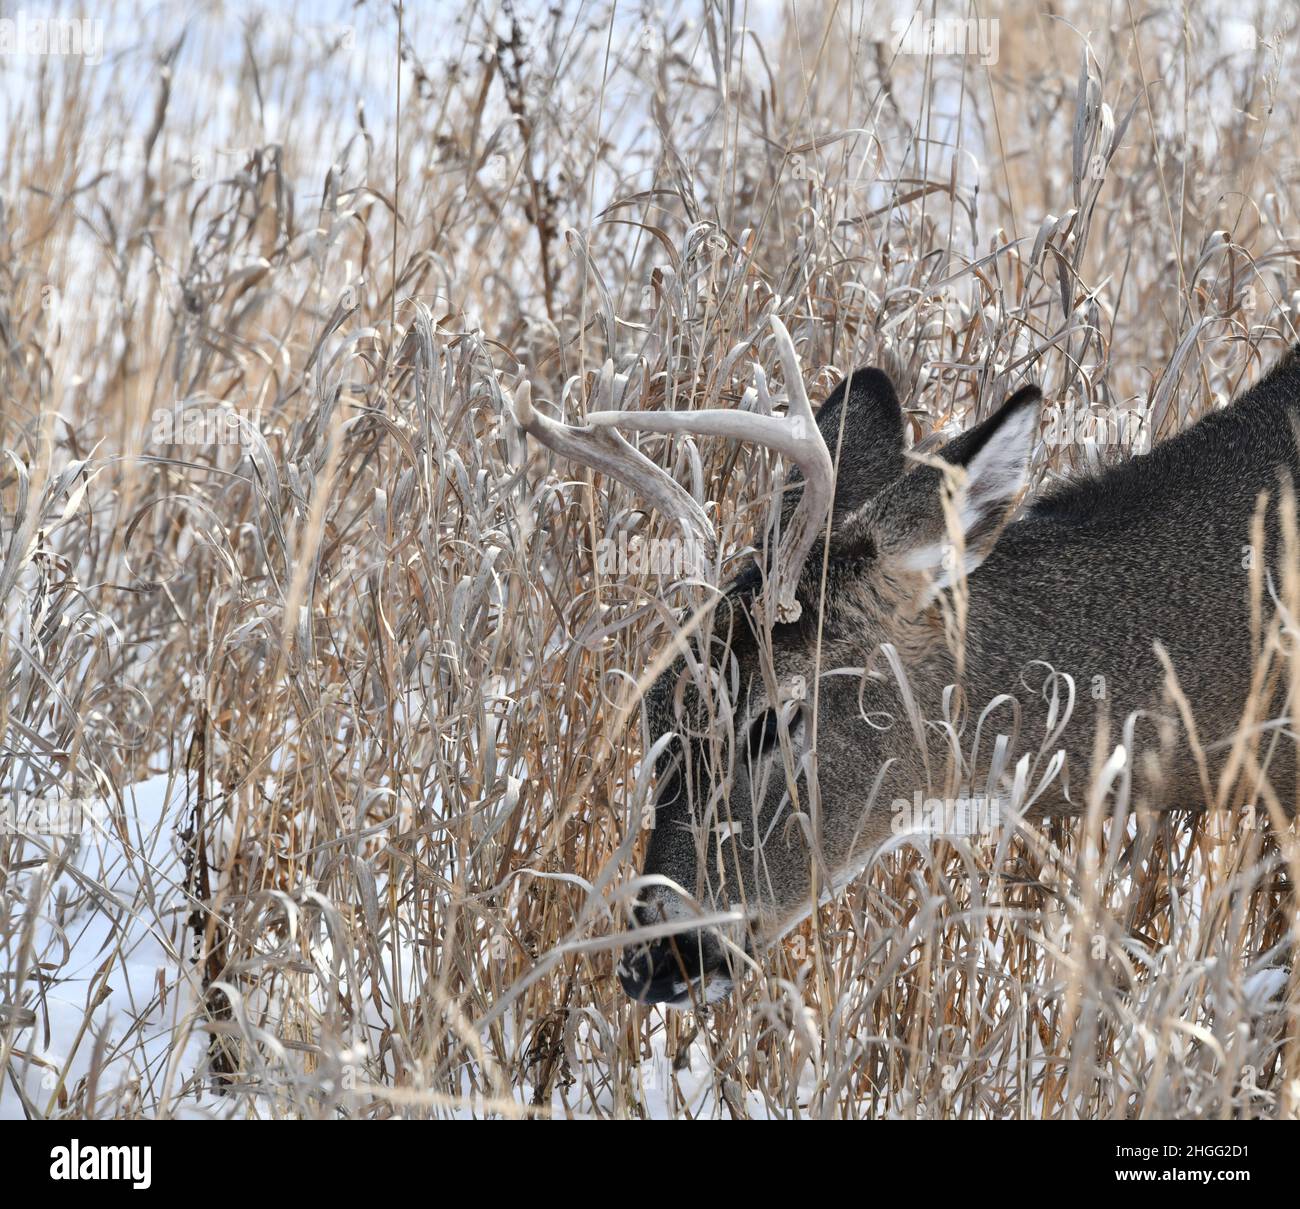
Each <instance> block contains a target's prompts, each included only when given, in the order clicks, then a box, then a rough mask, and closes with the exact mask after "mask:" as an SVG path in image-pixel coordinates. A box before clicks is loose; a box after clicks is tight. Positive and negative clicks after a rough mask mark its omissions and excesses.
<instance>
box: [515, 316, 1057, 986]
mask: <svg viewBox="0 0 1300 1209" xmlns="http://www.w3.org/2000/svg"><path fill="white" fill-rule="evenodd" d="M772 327H773V332H774V335H775V337H776V344H777V349H778V352H779V354H780V356H781V359H782V361H783V366H784V373H785V382H786V392H787V407H786V414H785V415H784V416H782V417H777V416H772V415H757V414H753V413H751V412H749V411H746V410H734V411H732V410H708V411H695V412H689V411H688V412H672V413H646V412H629V413H624V412H595V413H592V414H591V415H589V416H588V419H587V425H586V427H585V428H573V427H569V426H566V425H561V424H557V423H555V422H554V421H551V420H548V419H546V418H545V417H542V416H539V415H538V414H537V413H536V412H535V411H534V410H533V409H532V408H531V406H530V404H529V401H528V397H527V393H526V392H523V393H522V406H521V405H520V402H519V400H517V402H516V417H517V419H518V420H519V423H520V424H521V425H522V426H523V427H524V428H525V429H526V430H527V431H528V432H529V433H530V434H532V435H533V436H534V437H536V438H537V439H539V440H541V441H542V442H543V443H544V444H546V445H547V446H549V447H550V448H551V449H553V450H554V451H556V452H557V453H560V454H562V455H563V456H565V457H567V458H571V459H573V460H575V461H578V462H582V463H585V464H587V465H589V466H592V467H594V468H596V469H598V470H601V471H603V472H605V473H608V474H612V475H614V476H615V477H617V478H619V479H620V480H622V481H623V482H625V483H627V484H628V485H630V486H632V487H633V488H634V489H635V490H637V491H638V492H639V493H640V494H642V495H643V496H644V497H645V498H646V499H647V500H649V501H651V502H653V503H654V504H655V506H656V507H658V508H659V509H661V510H662V511H664V512H665V513H667V514H669V515H672V516H675V517H677V518H678V519H679V521H681V523H682V525H683V527H684V528H685V529H686V531H687V532H688V534H689V535H690V536H691V537H692V538H694V539H695V540H698V541H700V542H702V543H703V544H704V546H705V548H712V545H713V535H712V532H711V530H710V528H709V525H708V522H707V518H706V517H705V515H704V513H703V510H702V509H701V508H700V507H699V505H698V504H697V503H696V502H695V501H694V499H692V497H691V496H690V495H689V494H688V493H687V492H686V491H685V490H684V489H683V488H682V487H681V486H680V485H679V484H677V483H676V482H675V481H674V480H672V479H671V478H670V477H669V476H668V475H667V474H665V472H663V471H662V470H660V469H659V468H658V467H657V466H655V465H654V464H653V463H651V462H650V461H649V460H648V459H647V458H645V457H644V456H642V455H641V454H640V453H639V452H637V451H636V450H635V449H633V448H632V447H631V446H630V445H629V444H628V443H627V442H626V441H625V440H623V438H622V437H621V436H620V435H619V431H620V430H623V431H630V430H636V429H640V430H644V431H653V432H669V433H671V432H689V433H694V434H701V435H716V436H726V437H731V438H734V439H737V440H747V441H754V442H757V443H759V444H762V445H765V446H768V447H770V448H772V449H774V450H777V451H778V452H780V453H781V454H782V455H783V456H784V457H785V458H787V459H788V460H789V461H792V462H794V464H795V465H796V467H797V468H798V473H797V474H796V475H794V476H792V482H791V483H790V489H789V493H788V494H789V498H788V499H787V500H786V501H785V502H784V503H783V506H782V508H781V509H780V510H779V515H778V518H777V521H776V524H775V528H776V530H777V531H778V532H776V533H774V534H773V535H772V537H773V538H774V539H775V540H771V541H769V542H768V543H766V545H767V547H768V548H775V554H773V555H771V557H769V558H762V559H760V561H759V562H758V564H757V565H755V566H754V567H753V568H751V569H749V570H747V571H745V572H743V573H742V574H741V575H740V576H738V577H737V578H736V579H734V580H733V581H732V582H730V583H729V584H726V585H725V586H720V590H719V593H718V596H717V598H716V601H715V602H714V603H713V605H712V607H711V610H710V612H709V616H708V618H707V622H706V623H705V624H704V625H702V626H701V627H700V628H699V629H698V630H697V631H696V633H695V635H694V637H693V638H692V640H691V642H690V643H689V644H688V645H687V646H686V649H685V651H684V653H683V654H682V655H681V656H680V657H678V658H677V659H676V661H675V662H674V663H673V664H672V666H671V667H669V668H668V670H667V671H665V672H664V673H663V674H662V675H661V676H660V677H659V678H658V680H657V681H656V682H655V683H654V685H653V687H652V688H651V690H650V691H649V692H648V694H647V696H646V700H645V718H646V724H647V732H646V738H647V742H648V747H647V751H648V752H649V753H651V754H652V757H653V759H654V761H655V772H656V800H655V814H654V827H653V832H652V834H651V836H650V840H649V845H648V850H647V856H646V861H645V879H644V883H643V887H642V889H641V891H640V893H639V896H638V901H637V903H636V906H635V908H634V915H635V917H636V922H637V923H638V924H639V925H641V926H642V927H644V928H645V929H646V930H647V931H648V932H657V933H658V935H657V937H656V939H654V940H652V941H650V942H648V943H643V944H639V945H634V946H632V947H630V948H629V949H628V950H627V951H626V952H625V953H624V956H623V960H622V961H621V962H620V964H619V976H620V980H621V981H622V984H623V987H624V988H625V990H626V991H627V992H628V993H629V994H630V995H632V996H633V997H634V998H636V999H639V1000H641V1001H643V1002H665V1003H669V1004H673V1005H679V1006H681V1005H687V1004H690V1003H692V1002H699V1001H701V1000H713V999H716V998H720V997H721V996H722V995H725V994H726V993H727V991H728V990H729V989H730V986H731V985H732V983H733V981H734V979H735V976H736V971H737V969H738V968H739V964H740V963H742V962H743V961H744V959H745V955H746V954H747V953H751V952H753V951H755V950H756V949H758V948H760V947H761V946H763V945H765V944H768V943H770V942H771V941H773V940H775V939H776V938H778V937H779V936H781V935H782V934H783V933H784V932H786V931H787V930H788V929H789V928H790V927H792V926H793V925H794V924H795V923H797V922H798V921H799V920H800V919H801V918H803V917H804V916H806V915H807V914H808V913H809V912H810V911H811V910H812V908H813V907H814V906H815V905H816V902H817V900H818V898H819V897H822V896H824V895H825V894H826V893H828V892H830V891H831V890H833V889H834V888H835V887H837V886H838V885H840V884H842V883H843V882H844V881H845V880H847V879H848V878H849V877H851V876H852V875H853V873H854V872H855V871H856V870H857V869H858V868H859V867H860V865H861V863H862V861H863V860H864V859H865V857H866V856H867V855H869V854H870V852H871V851H873V850H874V849H875V848H877V847H878V846H879V845H880V844H881V843H882V842H883V841H884V840H885V839H887V838H888V837H889V835H890V829H891V814H890V811H889V808H888V803H889V802H890V801H891V800H894V799H896V798H898V797H900V796H902V797H910V796H911V795H912V792H913V790H914V789H917V788H921V789H924V788H925V787H926V786H928V785H929V784H930V781H931V777H932V770H931V769H930V767H929V762H930V761H929V754H928V752H927V744H926V740H925V738H924V736H918V734H917V729H916V727H915V726H914V724H913V723H911V722H910V721H909V719H915V718H916V717H917V716H918V711H919V709H920V708H921V707H923V706H929V705H930V704H931V703H932V702H935V701H937V699H938V698H939V696H940V695H941V694H942V691H943V686H944V685H947V684H949V683H951V682H952V681H953V679H954V676H955V675H956V674H957V673H958V672H959V666H960V661H959V655H958V654H957V653H955V652H954V651H953V650H952V649H951V643H950V642H948V641H946V638H945V635H946V634H947V633H948V629H947V628H946V627H945V619H944V615H943V609H944V608H945V607H947V601H945V600H944V599H943V590H944V589H945V588H947V587H955V588H957V589H958V590H960V589H961V587H963V586H964V580H965V576H966V575H968V574H970V573H971V572H972V571H974V570H975V569H976V568H977V567H978V566H979V565H980V563H981V562H982V561H983V559H984V558H986V557H987V556H988V554H989V552H990V550H991V549H992V547H993V544H994V543H995V542H996V541H997V537H998V534H999V532H1000V530H1001V528H1002V526H1003V525H1004V523H1005V521H1006V519H1007V517H1008V514H1009V512H1010V510H1011V509H1012V507H1013V506H1014V503H1015V501H1016V498H1017V496H1018V495H1019V493H1020V491H1021V489H1022V487H1023V486H1024V483H1025V479H1026V474H1027V466H1028V461H1029V455H1030V451H1031V438H1032V436H1033V434H1034V432H1035V431H1036V429H1037V422H1038V406H1037V404H1038V400H1039V397H1040V396H1039V392H1038V391H1037V389H1036V388H1033V387H1029V388H1026V389H1024V390H1021V391H1020V392H1019V393H1017V394H1016V395H1014V396H1013V397H1012V398H1011V399H1009V400H1008V401H1007V402H1006V403H1005V404H1004V405H1003V406H1002V407H1001V408H1000V409H999V410H998V411H997V412H996V413H994V414H993V415H992V416H990V417H989V418H988V419H986V420H985V421H984V422H983V423H982V424H980V425H979V426H978V427H976V428H974V429H972V430H971V431H969V432H967V433H964V434H963V435H962V436H960V437H959V438H957V439H956V440H954V441H952V442H951V443H950V444H948V445H947V446H945V447H944V448H943V449H941V450H940V451H939V452H938V455H937V457H935V458H930V459H924V460H918V459H916V458H914V457H909V456H908V455H907V454H906V453H905V448H904V436H903V415H902V410H901V408H900V406H899V402H898V398H897V395H896V393H895V391H894V388H893V385H892V384H891V383H890V381H889V378H888V377H887V376H886V375H885V374H884V373H882V372H881V371H879V370H875V369H863V370H859V371H858V372H857V373H855V374H853V375H852V376H851V377H850V378H849V379H846V380H845V381H844V382H843V383H841V384H840V386H839V387H838V388H837V389H836V390H835V391H834V393H833V394H832V395H831V396H830V397H829V398H828V399H827V401H826V403H825V404H823V406H822V408H821V410H820V412H819V414H818V415H817V416H816V418H815V419H814V417H813V413H812V409H811V407H810V405H809V403H808V399H807V396H806V394H805V393H804V388H803V382H802V378H801V376H800V371H799V366H798V359H797V357H796V356H795V351H794V347H793V343H792V341H791V340H790V337H789V335H788V334H787V333H786V330H785V328H784V327H783V326H782V325H781V323H780V321H779V320H776V319H773V321H772ZM757 377H758V383H757V387H756V390H757V391H758V392H759V393H760V394H762V395H763V396H764V397H765V395H766V387H765V384H764V382H763V379H762V377H761V374H759V375H758V376H757ZM760 410H767V408H766V407H763V406H760ZM828 522H829V526H828ZM819 536H820V537H822V538H823V541H822V542H819V541H818V538H819ZM810 554H813V555H814V556H813V557H809V556H810ZM918 698H919V700H918ZM725 911H730V912H731V913H732V917H733V918H735V919H736V921H737V923H736V925H735V926H734V927H718V926H709V927H700V926H695V925H694V924H693V922H692V921H693V920H698V919H699V918H700V917H701V916H702V915H704V914H713V915H715V916H716V915H717V914H718V913H719V912H725Z"/></svg>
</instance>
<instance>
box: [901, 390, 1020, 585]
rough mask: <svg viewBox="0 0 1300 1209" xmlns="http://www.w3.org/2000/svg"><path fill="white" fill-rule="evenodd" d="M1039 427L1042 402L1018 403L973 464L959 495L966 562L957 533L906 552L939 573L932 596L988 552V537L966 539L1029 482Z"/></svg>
mask: <svg viewBox="0 0 1300 1209" xmlns="http://www.w3.org/2000/svg"><path fill="white" fill-rule="evenodd" d="M1037 430H1038V408H1037V407H1034V406H1027V407H1020V408H1017V410H1016V411H1015V412H1013V413H1012V414H1011V415H1010V416H1008V417H1007V419H1006V420H1005V421H1004V422H1003V423H1002V424H1001V425H1000V426H999V427H998V430H997V431H996V432H995V433H994V434H993V435H992V436H991V437H989V439H988V441H987V442H985V444H984V448H983V449H981V450H980V451H979V452H978V453H977V454H976V455H975V456H974V457H973V458H971V460H970V462H969V463H968V464H967V466H966V468H965V470H966V480H965V483H964V484H963V485H962V487H961V489H960V490H959V491H958V493H957V499H956V505H957V523H958V525H959V526H960V527H961V533H962V539H963V541H962V546H963V549H962V557H961V560H960V562H961V566H960V567H958V565H957V564H958V558H957V548H956V545H955V544H954V542H953V541H952V539H951V537H945V538H944V539H943V540H942V541H937V542H929V543H927V544H926V545H924V546H918V547H917V548H916V549H915V550H912V551H909V553H908V554H907V555H905V556H904V559H903V565H904V566H905V567H906V568H907V569H908V570H909V571H926V572H929V573H931V574H932V575H933V576H934V582H933V583H932V584H931V585H930V590H929V592H928V593H927V597H926V598H927V600H932V599H934V597H935V596H937V595H938V594H939V593H940V592H941V591H943V590H944V589H945V588H948V587H951V586H952V585H953V584H954V583H955V582H956V581H957V579H958V578H959V576H960V575H969V574H970V573H971V572H972V571H974V570H975V568H976V567H978V566H979V565H980V563H982V562H983V561H984V559H985V558H986V557H987V556H988V553H989V551H990V550H991V549H992V544H991V543H984V548H983V549H981V550H974V549H972V548H971V547H970V546H969V545H967V544H966V541H965V539H966V538H968V537H969V536H970V533H971V531H972V530H973V529H974V528H975V527H976V526H977V525H979V524H980V523H981V522H982V521H984V520H987V519H988V517H989V516H990V515H991V514H992V513H994V512H997V511H999V510H1000V509H1002V508H1005V507H1006V506H1007V505H1008V504H1009V503H1010V502H1011V500H1012V499H1014V498H1015V497H1016V496H1017V495H1019V493H1020V492H1021V490H1022V489H1023V488H1024V486H1025V483H1026V482H1027V481H1028V478H1029V458H1030V454H1031V452H1032V446H1031V442H1032V439H1033V437H1034V434H1035V433H1036V432H1037Z"/></svg>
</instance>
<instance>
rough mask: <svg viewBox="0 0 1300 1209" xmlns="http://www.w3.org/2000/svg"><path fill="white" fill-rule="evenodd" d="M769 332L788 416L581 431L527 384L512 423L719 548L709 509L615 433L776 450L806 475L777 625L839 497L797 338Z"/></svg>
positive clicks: (726, 415) (677, 416)
mask: <svg viewBox="0 0 1300 1209" xmlns="http://www.w3.org/2000/svg"><path fill="white" fill-rule="evenodd" d="M772 334H773V337H774V338H775V340H776V348H777V354H778V355H779V356H780V358H781V364H782V366H783V368H784V370H785V384H786V399H787V406H786V414H785V416H783V417H778V416H770V415H767V416H764V415H755V414H754V413H753V412H748V411H734V410H730V409H725V408H710V409H708V410H705V411H631V412H628V411H594V412H591V413H590V414H588V416H587V423H586V425H585V426H583V427H573V426H571V425H567V424H557V423H555V422H554V421H553V420H548V419H547V418H546V417H545V416H540V415H538V414H537V413H536V412H535V411H534V410H533V408H532V405H531V401H530V394H529V390H528V386H527V383H524V384H522V385H521V389H520V391H519V393H518V394H517V396H516V399H515V419H516V420H517V421H518V422H519V425H520V427H522V428H523V429H524V430H525V431H527V432H529V433H530V434H532V435H533V436H534V437H536V438H537V439H538V440H539V441H541V442H542V444H543V445H546V446H547V447H548V448H550V449H552V450H554V451H555V452H556V453H558V454H560V455H561V456H563V457H566V458H570V459H572V460H573V461H576V462H581V463H583V464H585V465H588V466H591V467H592V468H593V469H596V470H599V471H601V472H602V473H604V474H610V475H613V477H614V478H616V479H618V480H619V481H620V482H622V483H625V484H626V485H627V486H629V487H631V488H632V489H633V490H634V491H636V492H638V493H639V494H640V495H642V496H644V497H645V498H646V499H647V500H648V501H650V502H651V503H652V504H654V506H655V507H657V508H658V509H659V510H660V511H661V512H665V513H667V514H669V515H671V516H675V517H676V518H677V519H678V520H679V521H680V522H681V524H682V526H683V528H685V529H686V530H687V531H688V536H692V537H695V538H696V539H698V540H700V541H702V542H704V544H705V549H707V550H709V551H710V552H712V551H713V550H714V548H715V541H714V536H713V531H712V528H711V526H710V525H709V522H708V518H707V517H706V516H705V514H704V510H703V509H702V508H701V507H700V506H699V504H697V503H696V502H695V500H694V499H693V498H692V497H691V496H690V494H689V493H688V492H687V491H686V489H685V488H684V487H682V486H681V484H680V483H678V482H677V481H676V480H675V479H674V478H673V477H672V476H671V475H669V474H668V473H667V472H666V471H664V470H662V469H661V468H660V467H658V466H656V465H655V464H654V463H653V462H652V461H650V459H649V458H647V457H645V456H644V455H642V454H641V453H639V452H637V450H635V449H633V448H632V446H631V445H629V444H628V443H627V442H626V441H625V440H624V439H623V438H622V437H621V436H620V435H619V432H618V431H617V430H620V429H621V430H624V431H628V432H637V431H639V432H659V433H690V434H692V435H694V436H714V437H730V438H732V439H733V440H738V441H752V442H754V443H755V444H757V445H763V446H766V447H767V448H769V449H773V450H775V451H776V452H777V453H779V454H781V455H782V456H783V457H785V458H788V459H789V460H790V461H792V462H793V463H794V464H795V465H797V466H798V467H799V469H800V470H801V471H802V472H803V479H804V486H803V495H802V497H801V498H800V500H799V505H798V507H797V508H796V509H795V511H794V515H793V516H791V518H790V522H789V525H788V526H787V528H786V531H785V533H783V534H782V535H781V546H780V549H779V550H778V552H777V556H776V561H775V563H774V564H773V568H772V578H771V582H770V583H769V585H768V590H769V592H770V593H771V596H772V600H773V601H774V602H775V609H774V615H775V618H776V620H777V621H782V622H788V621H795V620H797V619H798V617H799V613H800V606H799V601H798V600H797V599H796V597H795V589H796V588H797V587H798V586H799V576H800V575H801V574H802V572H803V565H804V563H805V562H806V561H807V559H808V554H809V552H810V551H811V550H812V546H813V543H814V542H815V541H816V540H817V534H818V533H819V532H820V531H821V527H822V525H823V524H824V523H825V521H826V515H827V513H828V512H829V511H830V507H831V502H832V499H833V495H834V474H835V470H834V466H833V464H832V462H831V455H830V451H829V450H828V449H827V448H826V442H825V441H824V440H823V439H822V435H821V431H820V430H819V429H818V427H817V422H816V420H815V419H814V417H813V412H812V407H811V406H810V405H809V403H808V394H807V392H806V391H805V390H804V386H803V377H802V375H801V373H800V370H799V358H798V355H797V354H796V353H795V349H794V341H793V340H791V339H790V333H789V332H788V331H786V329H785V324H783V323H782V322H781V320H780V319H778V318H777V317H776V316H775V315H774V316H772Z"/></svg>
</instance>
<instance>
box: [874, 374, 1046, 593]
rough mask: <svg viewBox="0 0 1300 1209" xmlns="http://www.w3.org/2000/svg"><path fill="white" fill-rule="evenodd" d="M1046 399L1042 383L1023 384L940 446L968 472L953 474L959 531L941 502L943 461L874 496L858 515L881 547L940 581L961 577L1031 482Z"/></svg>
mask: <svg viewBox="0 0 1300 1209" xmlns="http://www.w3.org/2000/svg"><path fill="white" fill-rule="evenodd" d="M1041 401H1042V392H1041V391H1040V390H1039V389H1038V387H1036V386H1026V387H1024V388H1023V389H1021V390H1018V391H1017V392H1016V393H1015V394H1014V395H1012V396H1011V398H1009V399H1008V400H1007V401H1006V402H1005V403H1004V404H1003V405H1002V406H1001V407H1000V408H998V410H997V411H996V412H994V413H993V415H991V416H989V418H988V419H987V420H985V421H984V422H983V423H982V424H978V425H976V426H975V427H974V428H972V429H971V430H970V431H969V432H965V433H962V435H961V436H959V437H958V438H957V439H956V440H954V441H952V442H950V443H949V444H948V445H946V446H945V447H944V448H943V449H942V450H941V451H940V452H939V455H938V456H939V459H940V460H941V461H944V462H947V463H948V464H949V465H951V466H956V467H960V468H961V471H962V472H963V473H962V474H961V475H960V476H958V477H957V478H956V479H955V480H954V482H955V485H956V488H957V489H956V491H955V493H954V494H953V496H952V502H953V504H954V506H955V507H954V513H955V515H954V520H955V525H956V530H957V532H956V534H954V533H953V531H952V526H951V525H950V521H949V513H948V512H947V511H946V510H945V508H944V492H945V490H946V487H945V479H946V478H948V477H949V476H948V475H947V474H946V473H945V471H944V470H943V469H942V468H941V467H938V466H933V465H922V466H918V467H917V468H916V469H915V470H912V471H911V472H910V473H908V474H906V475H904V476H903V477H902V478H901V479H900V480H899V481H898V482H897V483H895V484H894V486H893V487H891V488H890V490H889V491H888V492H886V493H885V494H884V495H882V496H881V497H879V498H878V499H877V500H876V501H874V503H873V504H872V505H871V506H870V507H869V508H868V509H866V510H865V512H866V513H867V515H864V516H863V517H862V518H861V521H860V522H858V521H855V525H857V524H860V525H861V527H862V529H863V530H864V532H865V534H866V535H869V537H870V540H871V542H872V544H873V545H874V546H875V549H876V552H877V553H878V554H879V555H881V556H883V557H895V558H899V559H901V561H902V565H903V566H904V567H905V568H906V569H908V570H912V571H928V572H932V573H933V574H934V575H935V587H937V588H943V587H946V586H948V585H949V584H950V583H952V581H953V580H955V579H956V578H957V576H958V568H959V564H960V566H961V567H964V570H965V571H966V572H970V571H973V570H974V569H975V568H976V567H977V566H979V564H980V563H981V562H983V561H984V559H985V558H987V557H988V554H989V552H990V551H991V550H992V549H993V545H994V543H995V542H996V541H997V536H998V533H999V532H1000V531H1001V528H1002V525H1003V523H1004V522H1005V520H1006V519H1007V515H1008V513H1009V512H1010V510H1011V508H1012V507H1013V506H1014V505H1015V502H1016V499H1017V497H1018V496H1019V495H1020V492H1021V491H1022V490H1023V489H1024V487H1025V485H1026V483H1027V482H1028V478H1029V460H1030V457H1031V455H1032V453H1033V443H1034V438H1035V436H1036V435H1037V432H1038V420H1039V404H1040V402H1041ZM958 550H960V551H961V554H962V557H961V559H960V560H958V558H957V557H956V555H957V551H958Z"/></svg>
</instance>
